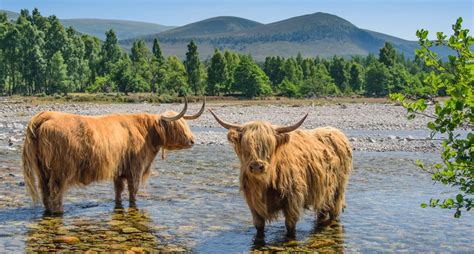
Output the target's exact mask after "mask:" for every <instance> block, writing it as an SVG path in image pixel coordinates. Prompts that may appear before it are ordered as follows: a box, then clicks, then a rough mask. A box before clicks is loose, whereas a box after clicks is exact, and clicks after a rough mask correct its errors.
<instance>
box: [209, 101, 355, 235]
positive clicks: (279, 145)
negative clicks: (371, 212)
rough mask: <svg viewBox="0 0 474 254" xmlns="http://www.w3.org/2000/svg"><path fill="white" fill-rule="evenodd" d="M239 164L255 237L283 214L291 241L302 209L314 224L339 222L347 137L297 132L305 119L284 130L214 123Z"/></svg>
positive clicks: (347, 168) (348, 163)
mask: <svg viewBox="0 0 474 254" xmlns="http://www.w3.org/2000/svg"><path fill="white" fill-rule="evenodd" d="M210 112H211V113H212V115H213V116H214V117H215V119H216V120H217V122H219V124H220V125H222V126H223V127H225V128H226V129H228V130H229V132H228V135H227V138H228V140H229V141H230V143H231V144H232V145H233V147H234V150H235V152H236V154H237V156H238V157H239V160H240V189H241V191H242V192H243V195H244V197H245V200H246V202H247V204H248V206H249V208H250V211H251V213H252V216H253V223H254V225H255V228H256V229H257V236H260V237H261V236H263V235H264V228H265V223H266V222H271V221H272V220H274V219H276V218H277V217H278V215H279V212H280V211H282V212H283V215H284V216H285V225H286V229H287V234H288V236H290V237H291V236H294V234H295V227H296V223H297V221H298V219H299V217H300V214H301V212H302V210H303V209H310V208H311V209H313V211H315V213H316V216H317V218H318V223H319V224H323V225H325V224H327V223H329V222H331V221H332V220H336V219H338V216H339V215H340V213H341V211H342V209H343V207H344V206H345V196H344V192H345V190H346V185H347V181H348V179H349V176H350V173H351V170H352V148H351V145H350V143H349V141H348V140H347V137H346V136H345V135H344V134H343V133H342V132H341V131H339V130H337V129H335V128H331V127H325V128H317V129H314V130H297V129H298V128H299V127H300V126H301V125H302V124H303V122H304V120H305V119H306V117H307V116H308V115H307V114H306V116H304V117H303V119H301V120H300V121H299V122H298V123H296V124H295V125H292V126H287V127H278V126H274V125H272V124H270V123H268V122H263V121H254V122H249V123H246V124H242V125H237V124H231V123H227V122H225V121H223V120H221V119H219V118H218V117H217V116H216V115H215V114H214V113H213V112H212V111H211V110H210Z"/></svg>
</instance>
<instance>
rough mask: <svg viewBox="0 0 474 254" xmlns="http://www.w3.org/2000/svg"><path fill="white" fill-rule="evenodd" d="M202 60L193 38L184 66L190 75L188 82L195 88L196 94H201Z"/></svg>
mask: <svg viewBox="0 0 474 254" xmlns="http://www.w3.org/2000/svg"><path fill="white" fill-rule="evenodd" d="M200 65H201V62H200V60H199V53H198V51H197V45H196V43H195V42H194V41H193V40H192V41H191V42H190V43H189V44H188V52H187V53H186V60H185V62H184V66H185V67H186V72H187V75H188V84H189V86H190V87H191V89H193V92H194V95H198V94H201V93H202V91H201V68H200Z"/></svg>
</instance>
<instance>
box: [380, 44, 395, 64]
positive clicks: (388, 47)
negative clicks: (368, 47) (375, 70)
mask: <svg viewBox="0 0 474 254" xmlns="http://www.w3.org/2000/svg"><path fill="white" fill-rule="evenodd" d="M396 58H397V52H396V51H395V48H394V47H393V45H392V44H391V43H390V42H385V44H384V46H383V48H381V49H380V51H379V61H380V62H381V63H383V64H385V66H387V67H392V66H393V65H395V62H396Z"/></svg>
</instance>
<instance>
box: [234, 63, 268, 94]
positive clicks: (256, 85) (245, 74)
mask: <svg viewBox="0 0 474 254" xmlns="http://www.w3.org/2000/svg"><path fill="white" fill-rule="evenodd" d="M234 80H235V90H237V91H240V92H242V93H243V94H244V95H245V96H246V97H248V98H253V97H256V96H261V95H268V94H270V93H271V92H272V88H271V87H270V80H269V79H268V77H267V75H266V74H265V72H263V71H262V69H260V67H259V66H258V65H257V64H256V63H255V62H254V61H253V59H252V58H251V57H250V56H245V57H241V58H240V64H239V66H238V67H237V69H235V73H234Z"/></svg>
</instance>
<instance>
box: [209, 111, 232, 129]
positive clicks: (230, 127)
mask: <svg viewBox="0 0 474 254" xmlns="http://www.w3.org/2000/svg"><path fill="white" fill-rule="evenodd" d="M209 112H211V114H212V115H213V116H214V118H215V119H216V121H217V122H218V123H219V124H220V125H222V127H224V128H226V129H239V128H240V125H237V124H232V123H227V122H224V121H222V120H221V119H219V117H217V116H216V114H214V112H212V110H210V109H209Z"/></svg>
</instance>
